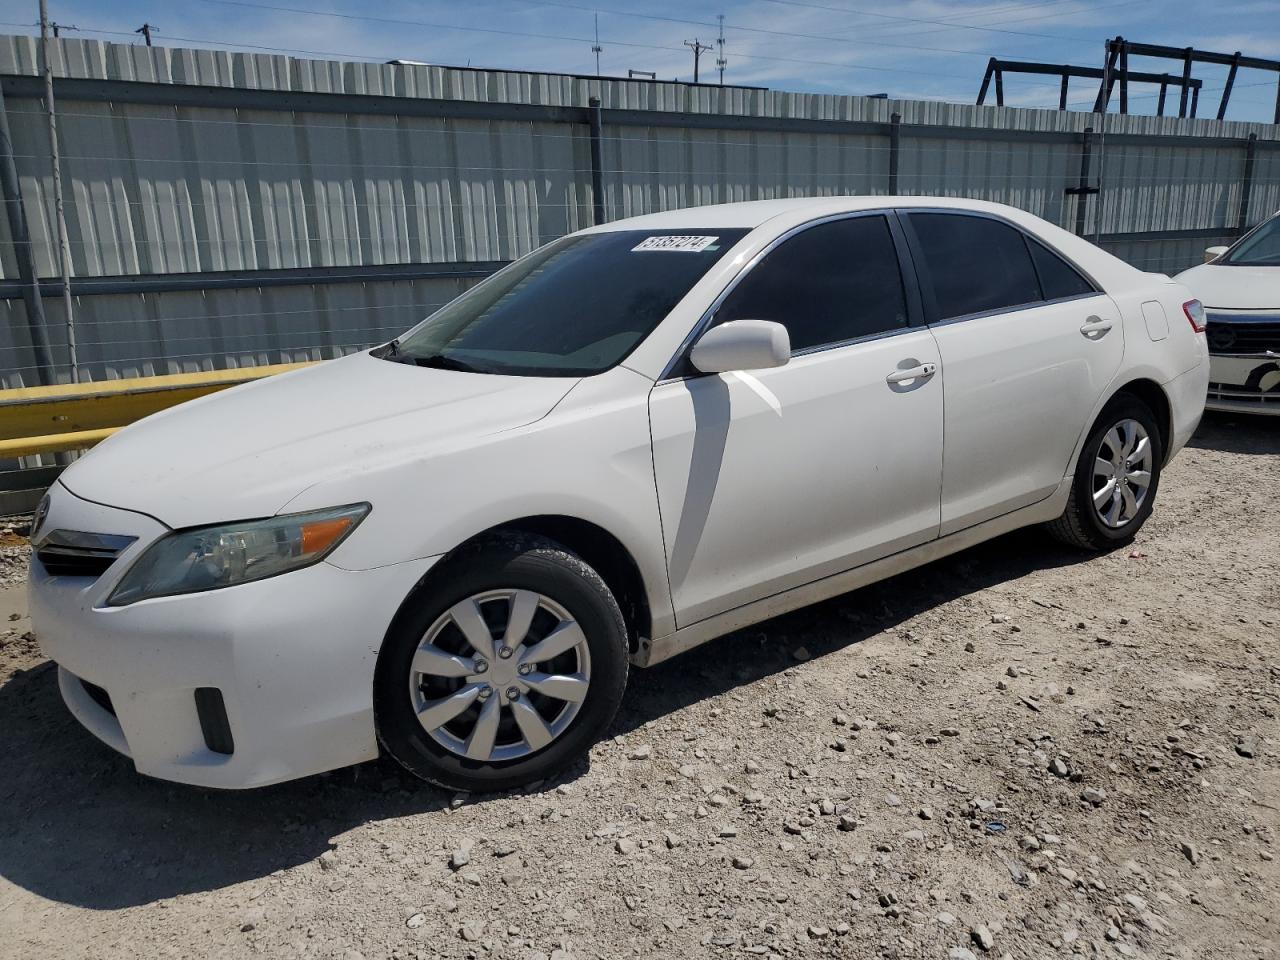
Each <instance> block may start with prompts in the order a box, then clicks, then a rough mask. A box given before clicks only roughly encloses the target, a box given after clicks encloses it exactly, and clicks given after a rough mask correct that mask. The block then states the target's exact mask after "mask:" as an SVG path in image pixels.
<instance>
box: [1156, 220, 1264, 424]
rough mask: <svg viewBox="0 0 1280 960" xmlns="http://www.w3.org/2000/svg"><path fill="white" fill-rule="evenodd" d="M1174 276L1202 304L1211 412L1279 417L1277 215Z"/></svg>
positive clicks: (1211, 248) (1211, 249) (1210, 252)
mask: <svg viewBox="0 0 1280 960" xmlns="http://www.w3.org/2000/svg"><path fill="white" fill-rule="evenodd" d="M1205 258H1206V262H1205V263H1203V264H1201V265H1200V266H1198V267H1192V268H1191V269H1190V270H1187V271H1184V272H1183V273H1180V274H1178V277H1177V279H1178V280H1179V282H1181V283H1185V284H1186V285H1187V286H1188V287H1189V288H1190V289H1191V292H1192V293H1194V294H1195V295H1196V296H1197V297H1198V298H1199V299H1200V300H1201V301H1202V302H1203V303H1204V304H1205V313H1206V314H1207V316H1208V321H1209V329H1208V341H1209V402H1208V406H1209V408H1210V409H1211V410H1231V411H1236V412H1238V413H1268V414H1271V415H1273V416H1280V213H1276V214H1275V215H1273V216H1272V217H1271V218H1270V219H1269V220H1264V221H1263V222H1262V223H1260V224H1258V226H1256V227H1254V228H1253V230H1251V231H1250V232H1249V233H1247V234H1245V236H1243V237H1241V238H1240V239H1239V240H1237V241H1236V242H1235V243H1234V244H1233V245H1232V246H1230V247H1209V248H1208V249H1207V250H1206V251H1205Z"/></svg>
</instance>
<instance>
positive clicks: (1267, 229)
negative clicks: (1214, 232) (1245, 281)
mask: <svg viewBox="0 0 1280 960" xmlns="http://www.w3.org/2000/svg"><path fill="white" fill-rule="evenodd" d="M1219 262H1221V263H1229V264H1231V265H1232V266H1235V267H1280V216H1276V217H1272V218H1271V219H1270V220H1267V221H1266V222H1264V223H1263V224H1262V226H1260V227H1258V228H1257V229H1256V230H1254V231H1253V233H1250V234H1247V235H1246V236H1245V237H1244V239H1242V240H1241V241H1240V242H1239V243H1237V244H1236V245H1235V246H1234V247H1232V248H1231V249H1230V250H1228V251H1227V252H1226V254H1225V255H1224V256H1223V258H1222V260H1221V261H1219Z"/></svg>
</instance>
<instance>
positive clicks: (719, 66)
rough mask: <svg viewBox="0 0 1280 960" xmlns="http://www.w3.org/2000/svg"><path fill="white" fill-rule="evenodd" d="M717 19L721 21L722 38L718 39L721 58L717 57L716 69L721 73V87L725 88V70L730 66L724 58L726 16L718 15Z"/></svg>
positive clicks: (717, 43)
mask: <svg viewBox="0 0 1280 960" xmlns="http://www.w3.org/2000/svg"><path fill="white" fill-rule="evenodd" d="M716 19H717V20H719V21H720V36H719V37H718V38H717V39H716V46H717V47H719V48H720V50H719V56H717V57H716V69H718V70H719V71H720V86H722V87H723V86H724V68H725V67H726V66H728V65H729V61H728V60H726V59H725V58H724V14H723V13H720V14H716Z"/></svg>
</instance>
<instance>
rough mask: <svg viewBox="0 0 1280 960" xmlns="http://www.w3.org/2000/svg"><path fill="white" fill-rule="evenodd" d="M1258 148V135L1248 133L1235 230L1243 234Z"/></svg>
mask: <svg viewBox="0 0 1280 960" xmlns="http://www.w3.org/2000/svg"><path fill="white" fill-rule="evenodd" d="M1257 148H1258V135H1257V134H1256V133H1251V134H1249V139H1248V140H1247V141H1246V142H1245V147H1244V178H1243V179H1242V180H1241V182H1240V213H1239V215H1238V216H1237V217H1236V232H1237V233H1240V234H1243V233H1244V232H1245V230H1246V228H1248V226H1249V194H1250V193H1252V192H1253V156H1254V153H1256V152H1257Z"/></svg>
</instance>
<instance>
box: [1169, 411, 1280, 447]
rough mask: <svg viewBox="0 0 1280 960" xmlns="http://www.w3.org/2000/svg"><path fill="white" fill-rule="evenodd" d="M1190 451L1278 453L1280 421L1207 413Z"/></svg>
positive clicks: (1216, 412)
mask: <svg viewBox="0 0 1280 960" xmlns="http://www.w3.org/2000/svg"><path fill="white" fill-rule="evenodd" d="M1187 446H1189V447H1195V448H1197V449H1200V450H1219V451H1221V452H1223V453H1244V454H1272V455H1275V454H1277V453H1280V417H1274V416H1263V415H1261V414H1244V413H1224V412H1221V411H1217V410H1206V411H1205V414H1204V419H1202V420H1201V421H1200V428H1199V429H1198V430H1196V433H1195V436H1193V437H1192V438H1191V440H1190V442H1189V443H1188V444H1187Z"/></svg>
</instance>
